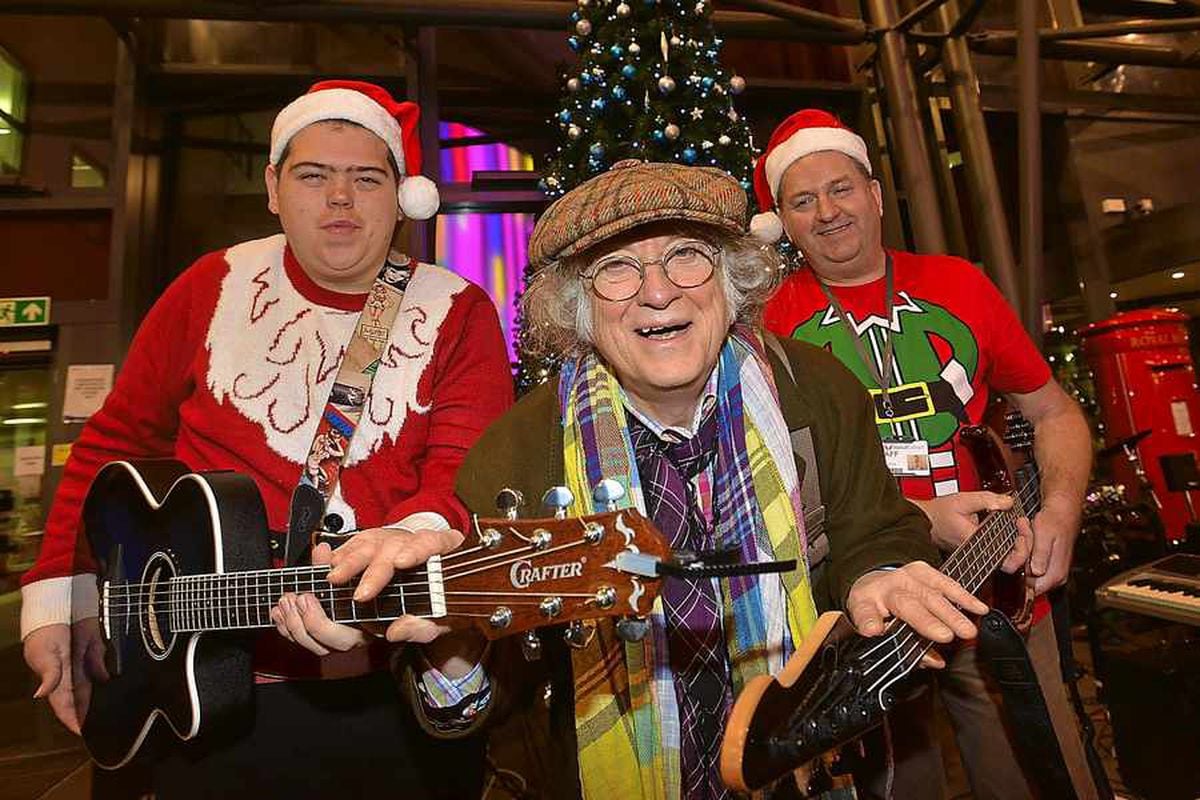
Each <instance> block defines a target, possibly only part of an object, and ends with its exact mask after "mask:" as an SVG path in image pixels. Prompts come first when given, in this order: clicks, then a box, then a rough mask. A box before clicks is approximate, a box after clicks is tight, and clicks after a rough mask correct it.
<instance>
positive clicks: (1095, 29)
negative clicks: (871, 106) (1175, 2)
mask: <svg viewBox="0 0 1200 800" xmlns="http://www.w3.org/2000/svg"><path fill="white" fill-rule="evenodd" d="M0 8H3V0H0ZM1197 30H1200V17H1181V18H1178V19H1130V20H1125V21H1123V22H1101V23H1097V24H1095V25H1078V26H1076V27H1074V28H1041V29H1039V30H1038V38H1039V39H1040V40H1041V41H1042V42H1043V43H1045V42H1067V41H1073V40H1077V39H1103V38H1106V37H1109V36H1127V35H1129V34H1131V33H1139V34H1148V33H1188V32H1190V31H1197ZM986 36H987V37H988V38H989V39H997V40H1000V39H1012V40H1014V41H1015V40H1016V38H1017V32H1016V31H988V32H987V33H986Z"/></svg>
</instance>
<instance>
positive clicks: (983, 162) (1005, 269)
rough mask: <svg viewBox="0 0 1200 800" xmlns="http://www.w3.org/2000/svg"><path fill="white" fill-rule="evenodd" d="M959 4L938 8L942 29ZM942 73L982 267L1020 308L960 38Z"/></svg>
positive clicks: (992, 166) (949, 46)
mask: <svg viewBox="0 0 1200 800" xmlns="http://www.w3.org/2000/svg"><path fill="white" fill-rule="evenodd" d="M957 6H958V3H957V0H951V2H950V3H948V4H947V5H945V6H943V7H942V8H940V9H938V18H939V21H940V23H941V27H942V28H943V29H944V30H949V29H950V27H951V26H952V25H953V24H954V20H956V19H957V18H958V10H959V9H958V7H957ZM942 72H943V74H944V75H945V76H946V84H947V86H948V87H949V89H950V111H951V113H952V114H953V115H954V127H955V130H956V131H957V132H958V146H959V147H960V148H961V149H962V156H963V168H964V169H965V170H966V183H967V197H968V201H969V202H970V203H971V211H972V213H971V216H972V217H973V218H974V220H975V225H976V233H977V234H978V236H979V249H980V255H981V256H982V257H983V265H984V267H985V268H986V269H987V272H988V275H990V276H991V278H992V280H993V281H994V282H995V284H996V286H997V287H999V289H1000V292H1001V293H1002V294H1003V295H1004V297H1005V299H1006V300H1008V302H1009V304H1010V305H1011V306H1012V307H1013V308H1020V307H1021V294H1020V288H1019V286H1020V284H1019V283H1018V281H1017V264H1016V261H1015V260H1014V258H1013V245H1012V237H1011V235H1010V234H1009V229H1008V219H1007V218H1006V217H1005V215H1004V200H1003V197H1002V196H1001V194H1000V181H999V179H998V178H997V177H996V162H995V160H994V159H993V158H992V145H991V141H990V140H989V139H988V132H987V123H986V122H985V121H984V118H983V108H982V106H981V105H980V101H979V79H978V78H977V77H976V76H975V67H974V65H973V64H972V63H971V54H970V52H968V50H967V45H966V42H964V41H963V40H962V38H961V37H955V38H952V39H947V40H946V42H945V44H944V45H943V46H942Z"/></svg>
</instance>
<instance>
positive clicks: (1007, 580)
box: [959, 414, 1036, 632]
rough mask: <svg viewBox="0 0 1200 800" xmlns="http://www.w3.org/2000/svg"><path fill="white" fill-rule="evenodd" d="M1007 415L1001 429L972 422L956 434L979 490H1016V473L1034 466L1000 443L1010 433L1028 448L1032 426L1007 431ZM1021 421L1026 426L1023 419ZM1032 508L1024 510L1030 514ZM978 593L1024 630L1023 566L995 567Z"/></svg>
mask: <svg viewBox="0 0 1200 800" xmlns="http://www.w3.org/2000/svg"><path fill="white" fill-rule="evenodd" d="M1011 416H1012V415H1011V414H1010V415H1008V417H1005V418H1004V422H1003V429H1002V430H999V431H998V430H996V427H1000V425H999V423H991V424H992V425H993V426H995V427H990V426H984V425H976V426H972V427H967V428H963V429H962V431H961V433H960V434H959V436H960V439H961V441H962V443H963V445H964V446H965V447H966V448H967V451H968V452H969V453H970V454H971V460H972V461H974V462H975V470H976V472H977V473H978V474H979V482H980V487H979V488H980V489H982V490H983V491H986V492H995V493H996V494H1010V493H1012V492H1013V491H1014V490H1016V488H1017V484H1018V483H1021V484H1023V483H1024V481H1023V480H1021V479H1020V478H1019V477H1017V476H1020V475H1021V473H1022V472H1023V471H1025V470H1029V469H1036V467H1034V465H1033V462H1032V459H1031V458H1029V454H1028V453H1026V452H1025V450H1024V448H1022V449H1020V450H1018V449H1016V448H1008V447H1004V446H1003V443H1002V441H1001V438H1000V437H1001V435H1003V436H1004V437H1005V439H1008V438H1009V437H1010V436H1021V437H1026V436H1028V437H1030V438H1029V442H1030V444H1029V445H1028V447H1029V448H1032V428H1030V429H1029V432H1028V433H1025V432H1021V433H1017V432H1016V431H1015V429H1013V430H1010V426H1009V422H1008V418H1009V417H1011ZM1021 422H1022V423H1023V424H1024V425H1026V426H1028V425H1029V423H1028V422H1025V420H1024V419H1023V418H1022V419H1021ZM1022 441H1023V439H1022ZM1035 510H1036V509H1034V508H1027V509H1026V511H1027V513H1028V514H1029V515H1030V516H1032V515H1033V513H1034V511H1035ZM979 596H980V598H981V599H982V600H983V601H984V602H985V603H987V604H988V605H989V606H990V607H992V608H995V609H997V610H998V611H1000V613H1002V614H1004V616H1006V617H1008V618H1009V619H1010V620H1012V622H1013V625H1015V626H1016V627H1017V629H1018V630H1021V631H1023V632H1025V631H1028V629H1029V625H1030V624H1031V623H1032V622H1033V598H1034V594H1033V587H1032V586H1031V585H1030V583H1029V580H1028V579H1027V577H1026V574H1025V570H1024V569H1019V570H1017V571H1016V572H1012V573H1008V572H1002V571H999V570H997V571H996V573H995V574H994V575H992V577H991V578H989V579H988V582H987V583H986V584H985V585H984V587H983V588H982V589H981V590H980V592H979Z"/></svg>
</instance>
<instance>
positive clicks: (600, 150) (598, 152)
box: [588, 142, 604, 158]
mask: <svg viewBox="0 0 1200 800" xmlns="http://www.w3.org/2000/svg"><path fill="white" fill-rule="evenodd" d="M588 152H589V153H591V154H592V155H593V156H595V157H596V158H599V157H600V156H602V155H604V145H602V144H600V142H593V143H592V146H591V147H589V148H588Z"/></svg>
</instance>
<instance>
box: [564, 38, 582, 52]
mask: <svg viewBox="0 0 1200 800" xmlns="http://www.w3.org/2000/svg"><path fill="white" fill-rule="evenodd" d="M567 46H568V47H570V48H571V49H572V50H574V51H575V52H576V53H578V52H579V46H580V41H579V37H578V36H568V37H567Z"/></svg>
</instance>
